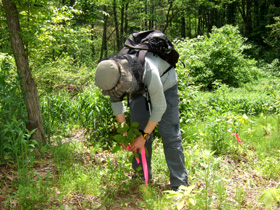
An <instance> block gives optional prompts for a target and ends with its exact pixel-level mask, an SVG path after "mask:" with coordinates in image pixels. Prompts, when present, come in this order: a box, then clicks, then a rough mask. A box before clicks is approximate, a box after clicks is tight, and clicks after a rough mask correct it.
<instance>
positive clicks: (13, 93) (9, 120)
mask: <svg viewBox="0 0 280 210" xmlns="http://www.w3.org/2000/svg"><path fill="white" fill-rule="evenodd" d="M15 69H16V68H15V64H14V61H13V59H12V58H11V57H10V56H8V55H6V54H0V122H1V123H0V164H3V163H7V162H10V163H17V164H18V166H24V165H20V164H22V163H23V164H24V163H26V162H28V161H26V160H27V159H28V158H29V160H30V159H31V158H32V157H33V156H31V155H30V151H32V148H33V147H34V145H35V144H36V142H35V141H32V140H30V136H31V133H30V132H28V130H27V128H26V124H25V123H26V119H27V113H26V109H25V105H24V100H23V97H22V95H21V89H20V86H19V81H18V77H17V73H16V70H15Z"/></svg>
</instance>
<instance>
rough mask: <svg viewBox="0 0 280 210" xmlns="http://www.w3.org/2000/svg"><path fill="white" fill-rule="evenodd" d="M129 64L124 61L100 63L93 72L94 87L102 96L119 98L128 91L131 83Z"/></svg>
mask: <svg viewBox="0 0 280 210" xmlns="http://www.w3.org/2000/svg"><path fill="white" fill-rule="evenodd" d="M129 69H130V67H129V63H128V61H127V60H126V59H109V60H104V61H101V62H100V63H99V64H98V65H97V67H96V71H95V85H96V86H97V87H99V88H100V89H102V90H103V91H102V93H103V94H104V95H110V96H113V97H117V98H120V97H122V96H124V94H125V93H126V92H127V90H129V88H130V87H131V83H132V79H133V78H132V74H131V73H130V70H129Z"/></svg>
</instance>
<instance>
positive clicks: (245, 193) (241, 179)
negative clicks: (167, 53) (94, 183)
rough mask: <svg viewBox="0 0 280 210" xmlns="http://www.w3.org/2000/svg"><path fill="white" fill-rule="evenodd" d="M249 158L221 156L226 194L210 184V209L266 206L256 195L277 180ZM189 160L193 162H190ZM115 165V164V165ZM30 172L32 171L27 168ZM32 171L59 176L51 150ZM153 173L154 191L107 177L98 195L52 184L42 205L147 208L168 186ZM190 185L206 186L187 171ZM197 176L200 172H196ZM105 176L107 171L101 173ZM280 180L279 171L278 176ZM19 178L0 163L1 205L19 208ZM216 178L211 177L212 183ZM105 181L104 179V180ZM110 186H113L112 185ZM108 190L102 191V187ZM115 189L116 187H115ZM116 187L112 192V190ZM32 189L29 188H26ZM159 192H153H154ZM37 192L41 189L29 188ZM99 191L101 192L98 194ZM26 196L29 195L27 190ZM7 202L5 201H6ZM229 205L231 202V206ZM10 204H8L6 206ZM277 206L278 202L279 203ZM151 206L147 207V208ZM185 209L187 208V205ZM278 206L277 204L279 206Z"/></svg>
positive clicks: (102, 158)
mask: <svg viewBox="0 0 280 210" xmlns="http://www.w3.org/2000/svg"><path fill="white" fill-rule="evenodd" d="M70 140H71V141H76V142H82V143H86V138H85V136H84V131H83V130H79V131H76V132H75V133H73V134H72V135H71V136H70V137H69V138H65V139H64V140H63V142H64V143H65V142H69V141H70ZM73 155H74V156H77V157H80V159H79V161H80V162H82V165H83V167H85V168H92V169H94V168H95V167H97V166H98V167H99V168H100V169H104V173H106V172H105V171H106V165H107V160H108V158H109V159H111V160H112V163H113V164H115V163H116V164H117V161H116V157H114V154H112V153H111V152H109V151H103V152H97V153H95V154H91V153H89V152H87V151H79V152H78V153H76V154H73ZM252 157H254V156H251V157H250V158H248V156H247V154H245V153H244V154H243V156H242V157H240V158H232V157H231V156H222V158H221V159H220V160H219V168H218V169H217V171H216V173H218V174H222V176H223V180H222V181H223V183H224V188H225V189H224V193H225V194H226V196H224V197H221V196H220V198H218V197H219V195H218V194H217V193H214V189H211V188H209V189H208V190H209V191H212V192H209V196H211V197H212V198H211V199H212V201H215V200H216V202H212V204H211V205H210V208H209V209H266V208H264V207H263V206H262V205H261V204H260V202H259V198H260V196H261V194H262V192H263V191H264V190H265V189H269V188H276V187H277V186H278V185H279V183H278V182H277V181H275V179H270V178H267V177H266V176H263V175H262V174H261V173H260V172H259V171H258V160H257V158H252ZM192 164H196V163H195V162H193V163H192ZM197 164H198V165H197V168H200V170H205V169H203V165H202V164H201V163H197ZM116 167H118V166H117V165H116ZM30 173H31V172H30ZM32 173H33V174H34V176H33V178H32V179H35V180H40V179H44V178H46V177H48V176H50V175H51V177H52V180H56V179H59V176H60V174H59V171H58V170H57V166H56V164H55V163H54V162H53V160H52V155H51V154H48V153H47V154H46V155H45V156H44V157H41V159H40V160H38V161H36V162H35V163H34V164H33V169H32ZM157 175H159V174H155V177H154V180H153V181H152V182H151V183H149V189H151V188H153V189H154V190H153V193H150V194H149V192H147V193H146V196H145V195H144V194H145V187H144V185H142V184H140V185H137V184H133V183H131V184H128V186H129V187H130V189H121V188H122V187H123V186H124V185H123V184H121V185H120V189H118V190H116V186H113V185H114V184H115V183H114V184H113V183H111V182H112V181H113V180H112V179H109V180H108V182H107V185H108V186H104V185H103V186H100V188H99V190H100V192H101V193H100V194H99V195H90V194H78V193H69V194H67V195H64V196H62V197H61V196H60V193H61V192H60V189H59V188H57V187H55V186H52V187H51V189H50V192H52V194H53V195H52V196H51V197H50V202H48V205H47V206H45V208H44V209H65V210H66V209H81V210H82V209H100V210H103V209H104V210H105V209H148V208H147V205H146V203H147V201H146V199H147V195H148V196H149V195H150V196H152V197H153V199H161V198H162V197H163V196H164V191H165V190H169V185H168V183H162V182H161V181H159V179H157ZM124 176H126V177H127V181H124V182H127V183H130V179H129V178H130V177H131V174H127V173H126V174H124ZM189 177H190V182H191V185H194V186H195V189H194V193H195V192H198V191H199V189H206V188H207V185H206V182H203V181H202V179H201V178H198V179H196V174H189ZM198 177H200V175H198ZM103 178H106V174H105V175H104V176H103ZM278 178H279V179H278V180H280V173H279V176H278ZM18 179H19V173H18V171H17V169H16V166H15V165H10V166H1V167H0V180H1V181H0V186H1V191H0V209H22V208H20V205H19V199H18V198H17V197H15V196H14V195H15V194H16V192H17V191H18V190H19V187H20V186H18V185H17V184H16V183H17V181H18ZM214 182H215V181H213V183H214ZM103 183H105V182H103ZM111 186H113V187H112V188H111ZM103 189H105V191H106V192H107V193H108V192H109V194H108V195H106V194H103V193H102V190H103ZM115 190H116V191H115ZM114 191H115V192H114ZM26 192H29V193H30V192H32V191H26ZM154 192H156V193H158V194H157V195H155V193H154ZM32 193H40V192H32ZM101 194H103V195H102V196H101ZM25 196H26V197H28V196H30V195H28V194H26V195H25ZM221 198H223V199H226V200H228V202H227V203H228V206H227V207H228V208H226V207H225V206H224V207H223V206H220V205H219V202H218V200H219V199H221ZM7 203H8V205H7ZM231 205H232V206H231ZM7 206H9V208H7ZM278 207H279V206H278ZM149 209H150V208H149ZM163 209H166V210H167V209H172V208H171V207H170V206H166V207H165V208H163ZM186 209H187V208H186ZM279 209H280V207H279Z"/></svg>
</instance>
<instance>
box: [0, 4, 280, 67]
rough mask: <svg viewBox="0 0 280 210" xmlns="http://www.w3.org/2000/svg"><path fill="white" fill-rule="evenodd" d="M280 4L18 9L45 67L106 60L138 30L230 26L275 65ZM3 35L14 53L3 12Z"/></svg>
mask: <svg viewBox="0 0 280 210" xmlns="http://www.w3.org/2000/svg"><path fill="white" fill-rule="evenodd" d="M15 2H17V1H15ZM279 4H280V3H279V1H277V0H255V1H253V0H200V1H194V0H182V1H177V0H168V1H167V0H163V1H162V0H161V1H157V0H143V1H133V0H132V1H126V0H111V1H110V0H106V1H105V0H104V1H101V0H77V1H76V0H71V1H67V0H62V1H43V0H37V1H35V0H28V1H27V0H24V1H18V2H17V8H18V11H19V14H20V16H19V18H20V23H21V27H22V31H23V37H24V43H25V46H26V50H27V52H28V54H29V57H30V59H31V63H32V64H33V62H35V63H36V64H37V65H41V64H44V63H45V62H48V61H51V60H57V59H58V58H60V57H61V56H65V55H70V56H71V57H72V58H74V59H76V61H77V62H84V61H86V60H88V59H90V60H92V59H91V58H94V59H100V58H103V57H104V56H106V55H110V54H111V53H115V52H117V51H118V50H119V49H120V48H121V47H122V44H123V42H124V40H125V39H126V38H127V36H128V35H129V34H130V33H132V32H135V31H140V30H146V29H152V28H156V29H159V30H162V31H163V32H165V33H166V34H167V35H168V36H169V37H170V38H171V39H183V38H186V37H188V38H194V37H197V36H199V35H204V34H207V33H210V32H211V30H212V27H213V26H216V27H218V28H219V27H222V26H224V25H226V24H230V25H233V26H238V28H239V30H240V32H241V34H242V35H243V36H244V37H247V38H248V41H250V42H251V43H253V44H254V45H255V47H254V48H253V49H252V51H251V52H250V53H251V54H252V55H253V56H255V57H258V58H260V57H261V58H264V59H267V60H268V61H271V59H273V58H275V57H277V56H278V55H279V54H278V53H279V43H276V42H275V41H274V39H273V38H275V37H273V34H272V30H271V27H270V26H271V25H272V24H275V23H276V22H277V21H276V20H275V18H276V17H277V16H279V13H280V12H279V6H280V5H279ZM0 30H1V35H2V36H1V41H0V48H1V51H2V52H3V53H5V52H8V53H11V51H10V44H9V40H8V30H7V25H6V21H5V14H4V10H3V7H2V9H1V28H0ZM278 33H279V32H278ZM278 42H279V40H278ZM271 53H272V54H271Z"/></svg>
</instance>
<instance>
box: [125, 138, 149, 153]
mask: <svg viewBox="0 0 280 210" xmlns="http://www.w3.org/2000/svg"><path fill="white" fill-rule="evenodd" d="M145 143H146V139H144V137H143V136H142V135H141V136H138V137H137V138H136V139H134V141H133V143H132V144H131V145H130V147H129V149H128V150H129V151H131V152H136V151H137V150H138V149H142V148H143V147H144V146H145Z"/></svg>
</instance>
